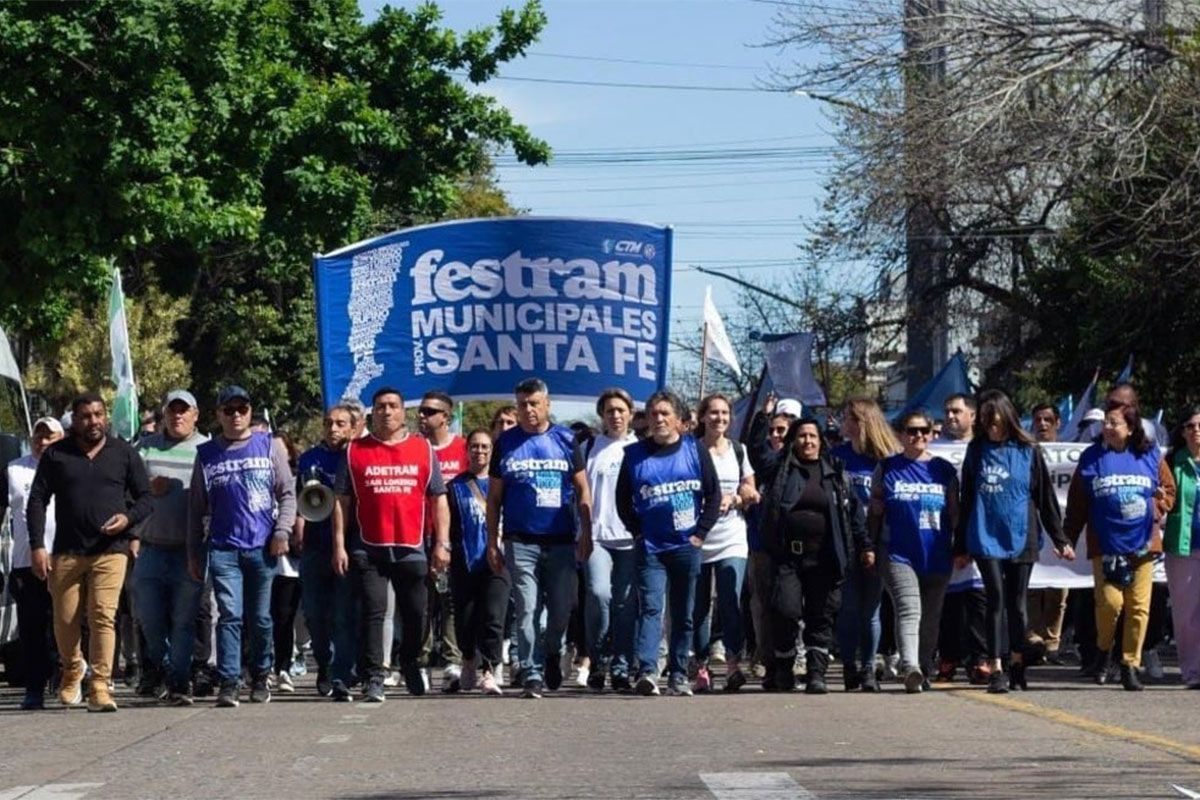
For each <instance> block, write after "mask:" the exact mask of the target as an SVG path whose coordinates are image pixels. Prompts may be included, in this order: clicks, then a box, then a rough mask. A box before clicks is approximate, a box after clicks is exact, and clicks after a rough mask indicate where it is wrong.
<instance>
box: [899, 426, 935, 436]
mask: <svg viewBox="0 0 1200 800" xmlns="http://www.w3.org/2000/svg"><path fill="white" fill-rule="evenodd" d="M904 432H905V433H907V434H908V435H909V436H928V435H929V434H930V433H932V432H933V428H931V427H929V426H928V425H924V426H921V425H912V426H910V427H908V428H905V429H904Z"/></svg>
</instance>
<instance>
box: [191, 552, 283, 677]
mask: <svg viewBox="0 0 1200 800" xmlns="http://www.w3.org/2000/svg"><path fill="white" fill-rule="evenodd" d="M277 566H278V559H277V558H275V556H271V555H267V550H266V547H265V546H264V547H253V548H246V549H244V550H240V549H238V548H218V547H214V548H211V549H210V550H209V552H208V569H209V572H210V573H211V574H212V584H213V595H214V596H215V597H216V599H217V674H218V675H219V676H220V677H221V682H222V683H231V682H234V681H237V680H238V678H240V677H241V674H242V616H243V613H242V612H243V599H244V600H245V603H244V605H245V617H246V619H247V621H248V628H249V633H250V675H251V677H252V678H257V677H260V676H262V675H268V674H270V672H271V662H272V660H273V652H272V651H273V650H274V647H273V645H272V641H271V583H272V582H273V581H274V580H275V571H276V568H277Z"/></svg>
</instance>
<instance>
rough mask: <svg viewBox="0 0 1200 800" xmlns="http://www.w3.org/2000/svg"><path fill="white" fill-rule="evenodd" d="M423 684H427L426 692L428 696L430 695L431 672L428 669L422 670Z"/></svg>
mask: <svg viewBox="0 0 1200 800" xmlns="http://www.w3.org/2000/svg"><path fill="white" fill-rule="evenodd" d="M421 683H423V684H425V692H426V694H428V693H429V670H428V669H422V670H421Z"/></svg>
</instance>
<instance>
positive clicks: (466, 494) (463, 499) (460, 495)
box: [446, 472, 488, 572]
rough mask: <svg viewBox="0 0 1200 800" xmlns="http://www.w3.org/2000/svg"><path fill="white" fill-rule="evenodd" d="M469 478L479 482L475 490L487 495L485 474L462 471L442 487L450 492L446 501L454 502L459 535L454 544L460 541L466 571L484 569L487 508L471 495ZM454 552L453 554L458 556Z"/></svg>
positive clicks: (485, 560) (472, 493)
mask: <svg viewBox="0 0 1200 800" xmlns="http://www.w3.org/2000/svg"><path fill="white" fill-rule="evenodd" d="M471 481H475V482H476V483H478V484H479V491H480V493H481V494H482V495H483V496H484V497H487V493H488V479H487V476H486V475H485V476H484V477H482V478H476V477H474V476H472V475H471V473H469V472H464V473H462V474H460V475H459V476H458V477H456V478H455V479H454V480H452V481H450V483H448V484H446V489H447V490H448V491H449V494H450V502H451V503H453V504H454V511H455V515H454V518H455V519H457V520H458V524H459V528H460V531H459V533H460V534H461V539H460V541H459V542H456V543H455V544H459V545H461V548H462V551H461V552H462V555H463V556H464V558H465V563H466V565H467V572H479V571H480V569H481V568H482V569H487V568H488V565H487V509H486V508H484V507H483V506H482V505H481V504H480V503H479V501H478V500H476V499H475V493H474V492H472V491H471ZM458 555H459V554H458V553H455V556H454V557H455V558H458Z"/></svg>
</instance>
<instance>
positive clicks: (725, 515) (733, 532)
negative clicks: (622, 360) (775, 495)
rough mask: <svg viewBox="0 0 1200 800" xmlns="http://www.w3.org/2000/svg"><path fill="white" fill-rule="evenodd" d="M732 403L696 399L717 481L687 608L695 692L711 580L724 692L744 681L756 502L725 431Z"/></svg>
mask: <svg viewBox="0 0 1200 800" xmlns="http://www.w3.org/2000/svg"><path fill="white" fill-rule="evenodd" d="M732 414H733V405H732V404H731V403H730V402H729V398H727V397H726V396H725V395H723V394H710V395H709V396H708V397H705V398H704V399H703V400H701V401H700V409H699V414H698V416H699V419H700V423H699V425H698V426H697V428H696V438H697V439H699V440H700V443H701V444H702V445H703V446H704V448H705V449H706V450H708V452H709V454H710V455H711V456H712V460H713V465H714V466H716V468H717V477H718V478H719V479H720V481H721V516H720V518H719V519H718V520H717V524H716V525H714V526H713V528H712V530H711V531H709V533H708V536H707V537H705V539H704V546H703V547H702V548H701V555H700V562H701V567H700V580H699V583H698V585H697V586H696V605H695V610H694V612H693V616H692V620H693V623H694V624H693V631H694V634H693V637H694V639H693V648H694V650H695V652H696V662H697V669H696V680H695V682H694V684H693V686H694V688H695V690H696V691H697V692H704V691H708V690H709V689H711V688H712V678H711V677H710V676H709V674H708V656H709V646H710V644H711V637H710V632H711V625H710V624H709V611H710V610H711V608H712V595H713V584H714V582H715V583H716V594H717V613H718V614H720V615H721V630H722V639H723V641H724V644H725V658H726V671H725V691H727V692H736V691H737V690H738V689H740V688H742V686H744V685H745V683H746V676H745V674H744V673H743V672H742V669H741V658H742V650H743V649H744V647H745V643H746V637H745V632H744V630H743V625H742V583H743V582H744V581H745V578H746V558H747V557H748V555H749V547H748V545H747V542H746V517H745V509H746V508H748V507H749V506H751V505H753V504H754V503H757V502H758V499H759V497H758V492H757V491H756V490H755V487H754V469H753V468H752V467H751V466H750V459H749V457H748V456H747V455H746V448H745V447H743V446H742V445H741V444H740V443H737V442H733V441H732V440H730V439H729V438H728V437H727V436H726V433H728V431H729V425H730V422H731V420H732Z"/></svg>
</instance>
